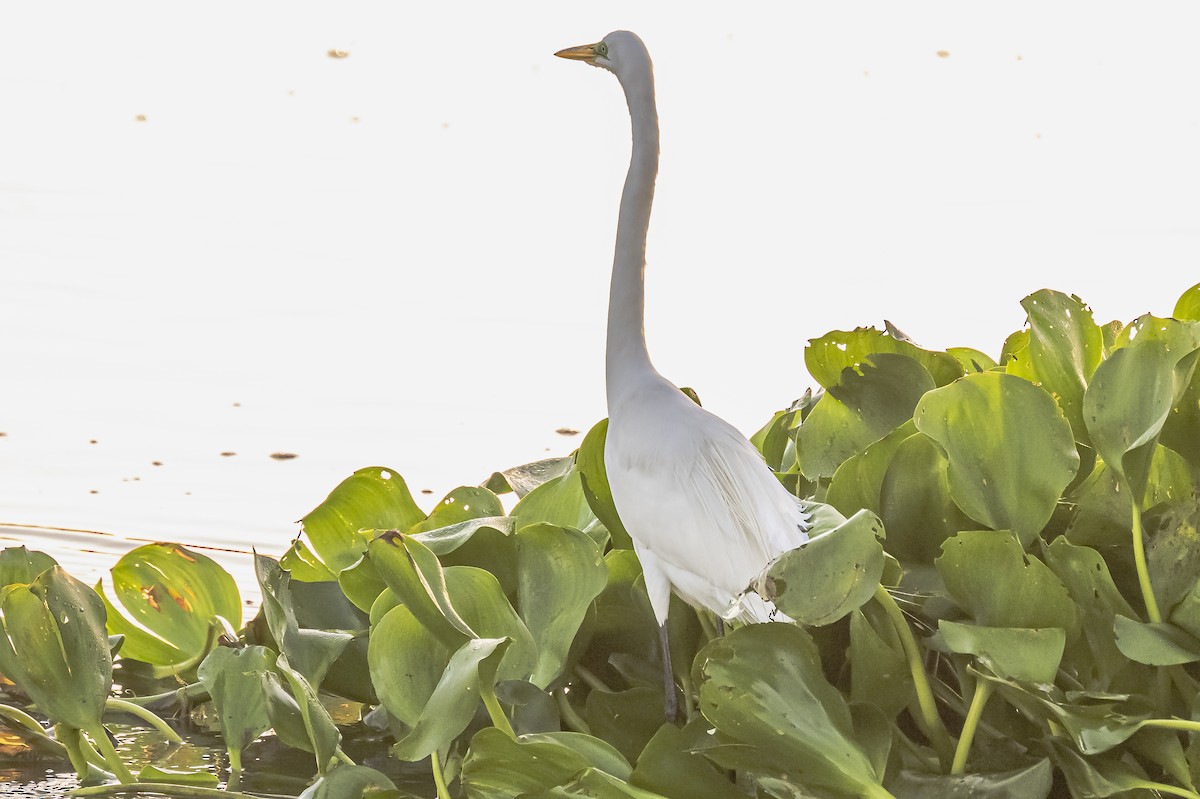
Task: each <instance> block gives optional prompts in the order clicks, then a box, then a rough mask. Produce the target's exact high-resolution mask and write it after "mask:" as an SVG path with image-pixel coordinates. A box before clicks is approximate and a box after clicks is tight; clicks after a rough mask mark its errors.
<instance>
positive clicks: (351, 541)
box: [300, 466, 425, 607]
mask: <svg viewBox="0 0 1200 799" xmlns="http://www.w3.org/2000/svg"><path fill="white" fill-rule="evenodd" d="M424 518H425V514H424V513H422V512H421V509H420V508H418V507H417V504H416V503H415V502H414V501H413V498H412V494H411V493H410V492H409V490H408V485H407V484H406V483H405V482H404V478H403V477H401V476H400V475H399V474H398V473H397V472H395V471H393V470H391V469H384V468H381V467H378V466H371V467H369V468H366V469H359V470H358V471H356V472H355V473H354V474H352V475H350V476H349V477H347V478H346V479H345V480H343V481H342V482H341V483H339V484H338V486H337V488H335V489H333V491H332V492H330V494H329V496H328V497H327V498H326V499H325V501H324V502H322V503H321V504H320V505H318V506H317V507H316V508H314V509H313V510H311V511H309V513H308V515H307V516H305V517H304V518H303V519H301V520H300V523H301V524H302V525H303V526H304V533H305V535H307V536H308V540H309V541H310V542H311V543H312V547H313V549H314V550H316V552H317V554H318V555H320V557H321V560H322V561H324V562H325V565H327V566H328V567H329V568H330V570H332V571H333V572H335V573H336V572H340V571H341V570H342V569H345V568H347V567H349V566H352V565H353V564H354V562H355V561H357V560H358V559H359V557H361V556H362V553H363V552H365V551H366V549H367V539H366V538H365V537H364V536H363V535H362V534H361V533H360V531H362V530H401V531H405V530H408V529H409V528H411V527H412V526H413V525H415V524H417V523H418V522H420V521H421V520H422V519H424ZM360 607H361V605H360Z"/></svg>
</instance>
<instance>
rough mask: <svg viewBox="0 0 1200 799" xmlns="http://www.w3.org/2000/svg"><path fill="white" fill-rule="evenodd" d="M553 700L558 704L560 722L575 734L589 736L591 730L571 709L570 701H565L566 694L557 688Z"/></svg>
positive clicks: (573, 709)
mask: <svg viewBox="0 0 1200 799" xmlns="http://www.w3.org/2000/svg"><path fill="white" fill-rule="evenodd" d="M554 698H555V700H557V702H558V712H559V713H561V714H562V720H563V721H564V722H565V723H566V725H567V726H568V727H570V728H571V729H572V730H574V731H575V732H582V733H583V734H584V735H591V734H592V728H591V727H589V726H588V723H587V722H586V721H584V720H583V717H582V716H580V715H579V714H578V713H576V712H575V708H573V707H571V700H569V699H567V694H566V692H565V691H563V689H561V688H559V689H558V690H557V691H555V692H554Z"/></svg>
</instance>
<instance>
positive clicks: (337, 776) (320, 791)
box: [299, 765, 399, 799]
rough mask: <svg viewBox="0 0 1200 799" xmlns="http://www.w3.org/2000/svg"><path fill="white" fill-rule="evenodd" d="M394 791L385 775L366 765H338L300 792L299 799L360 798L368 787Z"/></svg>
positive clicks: (394, 788) (394, 787)
mask: <svg viewBox="0 0 1200 799" xmlns="http://www.w3.org/2000/svg"><path fill="white" fill-rule="evenodd" d="M372 788H374V789H376V790H385V791H392V792H394V793H393V794H392V795H395V796H398V795H399V792H397V791H396V786H395V784H394V783H393V782H392V781H391V780H390V779H388V778H387V777H386V776H385V775H383V774H381V773H380V772H378V771H376V770H375V769H373V768H367V767H366V766H349V765H347V766H338V767H337V768H335V769H332V770H330V771H328V772H326V773H325V775H324V776H322V777H320V778H319V779H318V780H317V781H316V782H314V783H313V784H312V785H310V786H308V788H306V789H305V790H304V793H302V794H300V797H299V799H362V798H363V796H364V795H370V794H365V792H366V791H367V790H369V789H372Z"/></svg>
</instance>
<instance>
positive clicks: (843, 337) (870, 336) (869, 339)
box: [804, 327, 963, 388]
mask: <svg viewBox="0 0 1200 799" xmlns="http://www.w3.org/2000/svg"><path fill="white" fill-rule="evenodd" d="M876 353H892V354H895V355H904V356H906V357H908V358H911V359H913V360H915V361H916V362H917V363H919V364H921V366H923V367H925V370H926V371H927V372H928V373H929V374H930V375H932V376H933V380H934V383H935V384H936V385H939V386H944V385H946V384H947V383H950V382H952V381H954V380H955V379H957V378H959V377H961V376H962V374H963V368H962V366H961V365H959V363H958V360H957V359H956V358H955V357H954V356H953V355H950V354H949V353H945V352H933V351H931V350H924V349H921V348H920V347H918V346H916V345H914V344H912V343H911V342H908V341H902V340H900V339H897V338H894V337H892V336H889V335H887V334H886V333H883V332H880V331H878V330H876V329H875V328H873V327H872V328H863V327H860V328H857V329H855V330H853V331H850V332H846V331H841V330H835V331H833V332H830V333H826V334H825V335H824V336H821V337H820V338H815V339H811V340H810V341H809V343H808V346H807V347H805V349H804V365H805V366H806V367H808V373H809V374H810V375H812V377H813V379H814V380H816V381H817V382H818V383H820V384H821V385H822V386H824V387H825V388H829V387H830V386H833V385H837V383H839V382H840V381H841V379H842V371H843V370H844V369H856V368H858V367H859V366H860V365H861V364H862V363H863V362H864V361H866V360H867V359H868V357H870V356H872V355H875V354H876Z"/></svg>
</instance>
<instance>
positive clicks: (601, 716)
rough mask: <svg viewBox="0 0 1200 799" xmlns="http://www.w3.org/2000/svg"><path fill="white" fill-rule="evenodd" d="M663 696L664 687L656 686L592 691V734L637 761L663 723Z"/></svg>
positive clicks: (589, 718)
mask: <svg viewBox="0 0 1200 799" xmlns="http://www.w3.org/2000/svg"><path fill="white" fill-rule="evenodd" d="M662 696H663V695H662V691H661V690H655V689H653V688H631V689H629V690H628V691H620V692H618V693H610V692H608V691H600V690H595V689H593V690H592V691H590V692H589V693H588V697H587V704H586V707H585V711H584V716H585V718H586V719H587V723H588V727H589V728H590V730H591V734H592V735H594V736H595V737H597V738H600V739H601V740H604V741H607V742H608V743H610V744H612V745H613V747H614V748H615V749H616V750H617V751H618V752H620V753H621V754H622V755H623V756H624V757H625V759H626V760H628V761H629V762H631V763H632V762H634V761H635V760H637V759H638V755H639V754H641V752H642V749H643V748H644V747H645V746H646V743H647V742H648V741H649V740H650V739H651V738H652V737H653V736H654V734H655V733H656V732H658V728H659V727H661V726H662V722H663V711H662V703H663V698H662ZM643 787H653V786H643ZM655 790H657V789H655Z"/></svg>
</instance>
